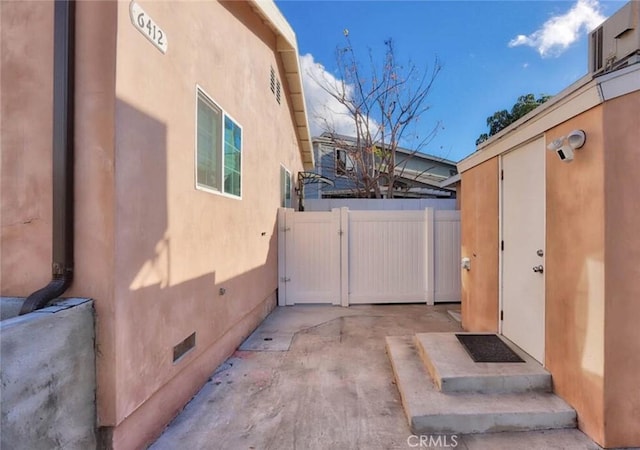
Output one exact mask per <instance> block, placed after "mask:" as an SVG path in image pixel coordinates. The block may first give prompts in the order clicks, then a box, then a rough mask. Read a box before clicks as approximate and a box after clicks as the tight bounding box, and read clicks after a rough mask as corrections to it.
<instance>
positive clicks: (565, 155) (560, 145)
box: [547, 137, 573, 162]
mask: <svg viewBox="0 0 640 450" xmlns="http://www.w3.org/2000/svg"><path fill="white" fill-rule="evenodd" d="M564 142H565V138H564V137H561V138H558V139H555V140H554V141H552V142H551V143H550V144H549V145H547V150H549V151H551V152H556V153H557V154H558V158H560V161H563V162H569V161H572V160H573V149H572V148H571V147H570V146H569V145H565V144H564Z"/></svg>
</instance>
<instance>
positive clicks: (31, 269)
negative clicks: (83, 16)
mask: <svg viewBox="0 0 640 450" xmlns="http://www.w3.org/2000/svg"><path fill="white" fill-rule="evenodd" d="M0 20H1V26H0V33H1V34H0V46H1V47H0V61H1V64H0V86H1V94H0V95H1V97H0V98H1V100H0V104H1V109H0V136H1V139H2V140H1V142H0V147H1V148H2V166H1V171H2V176H1V177H0V183H1V184H0V188H1V194H0V195H1V199H2V202H1V209H0V220H1V224H2V233H1V237H0V249H1V251H0V277H1V278H0V287H1V288H2V295H6V296H19V295H25V293H30V292H33V291H35V290H36V289H39V288H41V287H43V286H44V285H46V284H47V283H48V282H49V280H50V278H51V158H43V157H42V155H48V154H50V152H51V132H52V127H53V119H52V115H51V101H52V100H51V98H52V90H53V81H52V78H51V71H52V70H53V69H52V67H53V66H52V64H53V44H52V39H51V36H52V34H53V3H52V2H4V1H3V2H0ZM27 291H28V292H27Z"/></svg>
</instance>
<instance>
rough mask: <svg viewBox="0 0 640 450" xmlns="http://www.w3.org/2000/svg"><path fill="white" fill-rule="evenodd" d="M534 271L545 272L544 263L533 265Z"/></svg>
mask: <svg viewBox="0 0 640 450" xmlns="http://www.w3.org/2000/svg"><path fill="white" fill-rule="evenodd" d="M533 271H534V272H536V273H543V272H544V267H542V265H540V266H533Z"/></svg>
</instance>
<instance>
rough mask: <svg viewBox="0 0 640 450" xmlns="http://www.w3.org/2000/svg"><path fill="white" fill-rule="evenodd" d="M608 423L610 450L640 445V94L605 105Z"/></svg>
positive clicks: (606, 423)
mask: <svg viewBox="0 0 640 450" xmlns="http://www.w3.org/2000/svg"><path fill="white" fill-rule="evenodd" d="M603 116H604V127H605V128H604V129H605V136H604V146H605V154H604V165H605V174H604V177H605V195H606V205H605V212H606V223H605V238H604V240H605V245H606V247H605V254H604V261H605V267H604V274H605V286H604V293H605V298H606V302H605V309H604V315H605V319H606V322H605V328H604V337H605V343H604V345H605V347H604V355H605V356H604V358H605V366H604V373H605V375H606V379H605V386H604V420H605V436H604V437H605V444H606V445H607V446H608V447H631V446H634V447H637V446H640V426H639V424H640V383H639V382H638V380H639V379H640V351H639V345H640V326H638V318H640V282H638V280H639V279H640V268H639V266H638V261H640V240H638V228H639V226H638V224H640V209H638V206H637V205H638V192H640V177H639V176H638V174H640V151H638V143H639V142H640V128H639V127H638V117H640V92H639V91H636V92H634V93H632V94H628V95H626V96H624V97H619V98H617V99H614V100H611V101H610V102H607V103H605V105H604V112H603Z"/></svg>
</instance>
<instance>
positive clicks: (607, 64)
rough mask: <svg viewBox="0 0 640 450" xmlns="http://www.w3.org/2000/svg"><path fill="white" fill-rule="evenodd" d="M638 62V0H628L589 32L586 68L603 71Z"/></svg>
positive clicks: (639, 20)
mask: <svg viewBox="0 0 640 450" xmlns="http://www.w3.org/2000/svg"><path fill="white" fill-rule="evenodd" d="M637 62H640V2H638V1H633V0H632V1H630V2H629V3H627V4H626V5H624V6H623V7H622V8H621V9H620V10H619V11H618V12H616V13H615V14H614V15H613V16H611V17H609V18H608V19H607V20H605V21H604V22H603V23H602V25H600V26H599V27H598V28H596V29H595V30H593V31H592V32H591V33H590V35H589V72H590V73H591V74H592V75H593V76H597V75H602V74H604V73H607V72H611V71H613V70H617V69H621V68H623V67H626V66H628V65H630V64H634V63H637Z"/></svg>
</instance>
